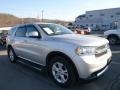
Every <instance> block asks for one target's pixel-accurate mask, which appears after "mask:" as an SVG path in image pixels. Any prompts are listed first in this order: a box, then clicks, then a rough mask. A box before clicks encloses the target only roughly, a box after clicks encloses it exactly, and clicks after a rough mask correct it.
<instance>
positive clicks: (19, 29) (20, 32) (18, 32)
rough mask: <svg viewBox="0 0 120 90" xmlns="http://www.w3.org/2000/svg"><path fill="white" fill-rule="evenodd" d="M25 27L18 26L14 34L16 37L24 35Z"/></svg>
mask: <svg viewBox="0 0 120 90" xmlns="http://www.w3.org/2000/svg"><path fill="white" fill-rule="evenodd" d="M26 32H27V30H26V28H25V27H18V29H17V31H16V34H15V36H17V37H26Z"/></svg>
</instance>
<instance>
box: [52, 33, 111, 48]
mask: <svg viewBox="0 0 120 90" xmlns="http://www.w3.org/2000/svg"><path fill="white" fill-rule="evenodd" d="M51 37H52V39H53V40H57V41H64V42H68V43H73V44H76V45H80V46H101V45H104V44H107V43H109V42H108V40H107V39H105V38H101V37H97V36H92V35H79V34H64V35H55V36H51Z"/></svg>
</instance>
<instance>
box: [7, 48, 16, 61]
mask: <svg viewBox="0 0 120 90" xmlns="http://www.w3.org/2000/svg"><path fill="white" fill-rule="evenodd" d="M8 57H9V60H10V62H12V63H15V62H16V60H17V56H16V54H15V52H14V50H13V48H9V49H8Z"/></svg>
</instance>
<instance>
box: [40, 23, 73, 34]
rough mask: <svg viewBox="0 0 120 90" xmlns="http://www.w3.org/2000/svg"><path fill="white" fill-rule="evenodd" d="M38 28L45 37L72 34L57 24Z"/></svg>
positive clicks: (42, 25) (43, 25) (41, 25)
mask: <svg viewBox="0 0 120 90" xmlns="http://www.w3.org/2000/svg"><path fill="white" fill-rule="evenodd" d="M39 26H40V28H41V29H42V30H43V31H44V32H45V33H46V34H47V35H62V34H73V32H72V31H71V30H69V29H67V28H66V27H64V26H62V25H57V24H39Z"/></svg>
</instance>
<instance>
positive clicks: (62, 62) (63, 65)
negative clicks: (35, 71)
mask: <svg viewBox="0 0 120 90" xmlns="http://www.w3.org/2000/svg"><path fill="white" fill-rule="evenodd" d="M49 69H50V70H49V71H50V75H51V78H52V79H53V80H54V82H55V83H56V84H57V85H59V86H61V87H68V86H70V85H73V84H74V83H75V81H76V75H75V70H74V68H73V66H72V65H71V64H70V63H69V62H68V61H67V60H66V59H65V58H62V57H54V58H53V59H52V61H51V62H50V67H49Z"/></svg>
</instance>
